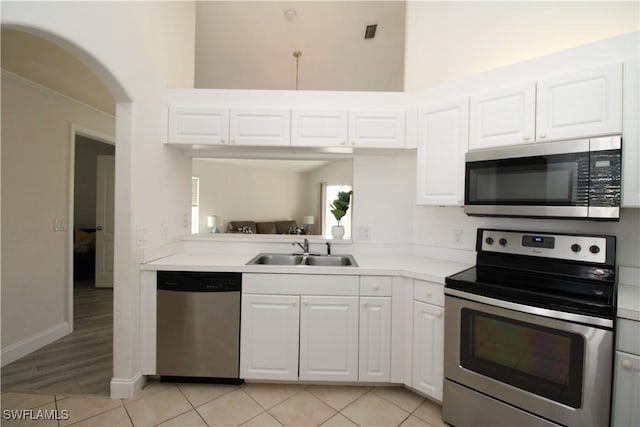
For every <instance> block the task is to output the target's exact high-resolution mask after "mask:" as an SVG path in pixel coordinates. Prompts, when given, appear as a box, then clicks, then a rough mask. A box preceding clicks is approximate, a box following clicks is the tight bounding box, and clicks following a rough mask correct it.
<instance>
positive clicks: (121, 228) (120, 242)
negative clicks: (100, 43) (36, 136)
mask: <svg viewBox="0 0 640 427" xmlns="http://www.w3.org/2000/svg"><path fill="white" fill-rule="evenodd" d="M3 28H10V29H14V30H18V31H23V32H26V33H29V34H33V35H35V36H37V37H40V38H42V39H45V40H47V41H49V42H51V43H53V44H55V45H57V46H59V47H61V48H63V49H64V50H65V51H67V52H68V53H69V54H71V55H72V56H73V57H75V58H76V59H78V60H79V61H80V62H82V63H83V64H84V65H85V66H86V67H87V68H88V69H89V70H91V71H92V72H93V73H94V75H95V76H96V77H97V78H98V79H99V80H100V81H101V82H102V83H103V85H104V86H105V87H106V88H107V90H108V91H109V92H110V93H111V94H112V96H113V98H114V99H115V101H116V114H115V117H116V119H115V127H116V130H115V140H116V145H117V146H118V150H117V151H116V162H115V163H116V166H115V168H116V180H115V193H116V207H117V210H116V214H115V217H116V218H115V226H114V228H115V234H116V238H115V240H116V241H115V249H114V253H115V256H114V270H115V279H114V295H119V299H118V297H114V300H115V301H114V313H120V314H122V313H127V312H130V311H131V310H132V307H131V304H130V303H128V301H126V300H127V299H128V298H127V295H126V294H127V292H128V290H126V287H127V285H128V284H129V283H131V280H132V274H131V270H132V269H131V261H130V260H132V259H134V257H133V256H131V252H132V246H131V237H130V236H132V227H131V214H130V213H131V209H132V208H131V202H130V201H131V194H132V189H131V186H130V182H131V175H132V171H131V157H132V156H131V151H132V142H133V133H134V132H133V127H134V118H133V108H132V98H131V96H130V94H129V92H128V91H127V90H126V88H125V87H124V85H123V84H122V83H121V81H120V79H118V78H117V77H116V76H115V75H114V74H113V73H112V72H111V71H110V70H109V69H108V68H107V67H106V66H105V65H104V64H102V63H101V62H100V61H99V60H98V59H96V58H95V57H94V56H93V55H92V54H91V53H89V52H87V51H86V50H84V49H83V48H82V47H81V46H79V45H77V44H76V43H73V42H72V41H70V40H68V39H65V38H64V37H61V36H59V35H56V34H53V33H51V32H49V31H45V30H41V29H38V28H33V27H27V26H23V25H11V24H3ZM69 217H70V216H69V215H66V218H69ZM54 222H55V221H54ZM54 226H55V224H54ZM0 232H1V231H0ZM69 235H71V234H70V233H69ZM69 241H70V242H71V238H69ZM71 244H72V243H71ZM4 285H6V283H5V284H4ZM3 294H4V291H3ZM3 301H4V302H6V303H7V304H11V303H12V301H10V300H9V301H5V298H4V295H3ZM122 301H125V302H124V307H123V302H122ZM3 317H4V311H3ZM127 317H129V316H127ZM115 318H116V317H115V316H114V319H115ZM3 320H4V319H3ZM4 323H5V322H4V321H3V324H4ZM114 323H118V320H114ZM45 332H48V331H45ZM56 333H57V334H58V335H59V334H60V331H58V332H56ZM130 335H131V331H130V329H128V328H124V329H118V328H114V353H113V362H114V363H113V364H114V369H113V378H118V377H119V375H118V374H117V372H118V366H119V367H121V369H120V372H124V374H123V375H120V377H123V376H124V377H129V376H130V375H127V372H128V371H129V369H127V365H128V364H129V362H130V361H129V359H130V357H129V354H125V355H124V357H119V356H118V353H117V352H116V348H117V346H120V348H122V346H123V345H124V346H127V345H131V343H132V341H133V340H132V339H131V337H130ZM42 337H44V338H42ZM55 337H56V335H55V334H53V335H48V336H47V334H46V333H45V334H44V335H42V334H41V336H40V338H39V339H37V340H28V341H29V345H30V347H29V346H27V347H25V348H23V349H22V350H20V351H29V350H33V349H35V348H37V347H38V346H42V345H44V344H46V343H47V340H51V339H55ZM29 338H31V337H29ZM20 344H22V342H20ZM3 347H4V346H3ZM18 353H19V352H18ZM18 353H16V354H18ZM129 353H131V351H130V352H129ZM3 355H4V348H3ZM122 359H125V360H122ZM123 366H124V368H122V367H123ZM112 383H113V381H112ZM123 387H126V390H124V391H117V392H112V395H114V397H119V396H121V395H130V394H131V393H132V391H131V387H132V386H131V384H125V385H124V386H123ZM112 388H113V387H112Z"/></svg>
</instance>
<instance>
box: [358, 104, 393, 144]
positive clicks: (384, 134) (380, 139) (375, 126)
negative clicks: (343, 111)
mask: <svg viewBox="0 0 640 427" xmlns="http://www.w3.org/2000/svg"><path fill="white" fill-rule="evenodd" d="M404 136H405V112H404V111H362V110H355V111H350V112H349V146H351V147H364V148H403V147H404Z"/></svg>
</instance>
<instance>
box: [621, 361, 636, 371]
mask: <svg viewBox="0 0 640 427" xmlns="http://www.w3.org/2000/svg"><path fill="white" fill-rule="evenodd" d="M622 367H623V368H624V369H631V368H632V367H633V363H631V361H630V360H627V359H625V360H623V361H622Z"/></svg>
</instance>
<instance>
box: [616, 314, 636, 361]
mask: <svg viewBox="0 0 640 427" xmlns="http://www.w3.org/2000/svg"><path fill="white" fill-rule="evenodd" d="M638 329H640V322H635V321H633V320H627V319H618V343H617V344H616V349H617V350H621V351H624V352H627V353H631V354H638V355H640V339H639V338H638Z"/></svg>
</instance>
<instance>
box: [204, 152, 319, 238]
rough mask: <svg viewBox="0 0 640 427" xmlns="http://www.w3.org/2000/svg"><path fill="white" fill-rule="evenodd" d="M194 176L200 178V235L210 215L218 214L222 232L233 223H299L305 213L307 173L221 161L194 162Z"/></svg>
mask: <svg viewBox="0 0 640 427" xmlns="http://www.w3.org/2000/svg"><path fill="white" fill-rule="evenodd" d="M192 174H193V176H197V177H199V178H200V232H201V233H206V232H208V231H209V229H208V228H207V215H216V216H217V217H218V220H219V221H221V223H220V224H219V225H218V228H219V229H220V231H221V232H225V231H226V229H227V223H228V222H229V221H244V220H246V221H256V222H261V221H275V220H295V221H296V222H297V223H298V225H299V226H302V216H303V215H304V214H305V213H304V212H305V211H304V208H305V203H304V202H305V190H306V189H307V177H306V174H304V173H299V172H295V171H288V170H278V169H271V168H266V167H259V166H241V165H236V164H228V163H224V162H220V161H209V160H206V159H193V170H192Z"/></svg>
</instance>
